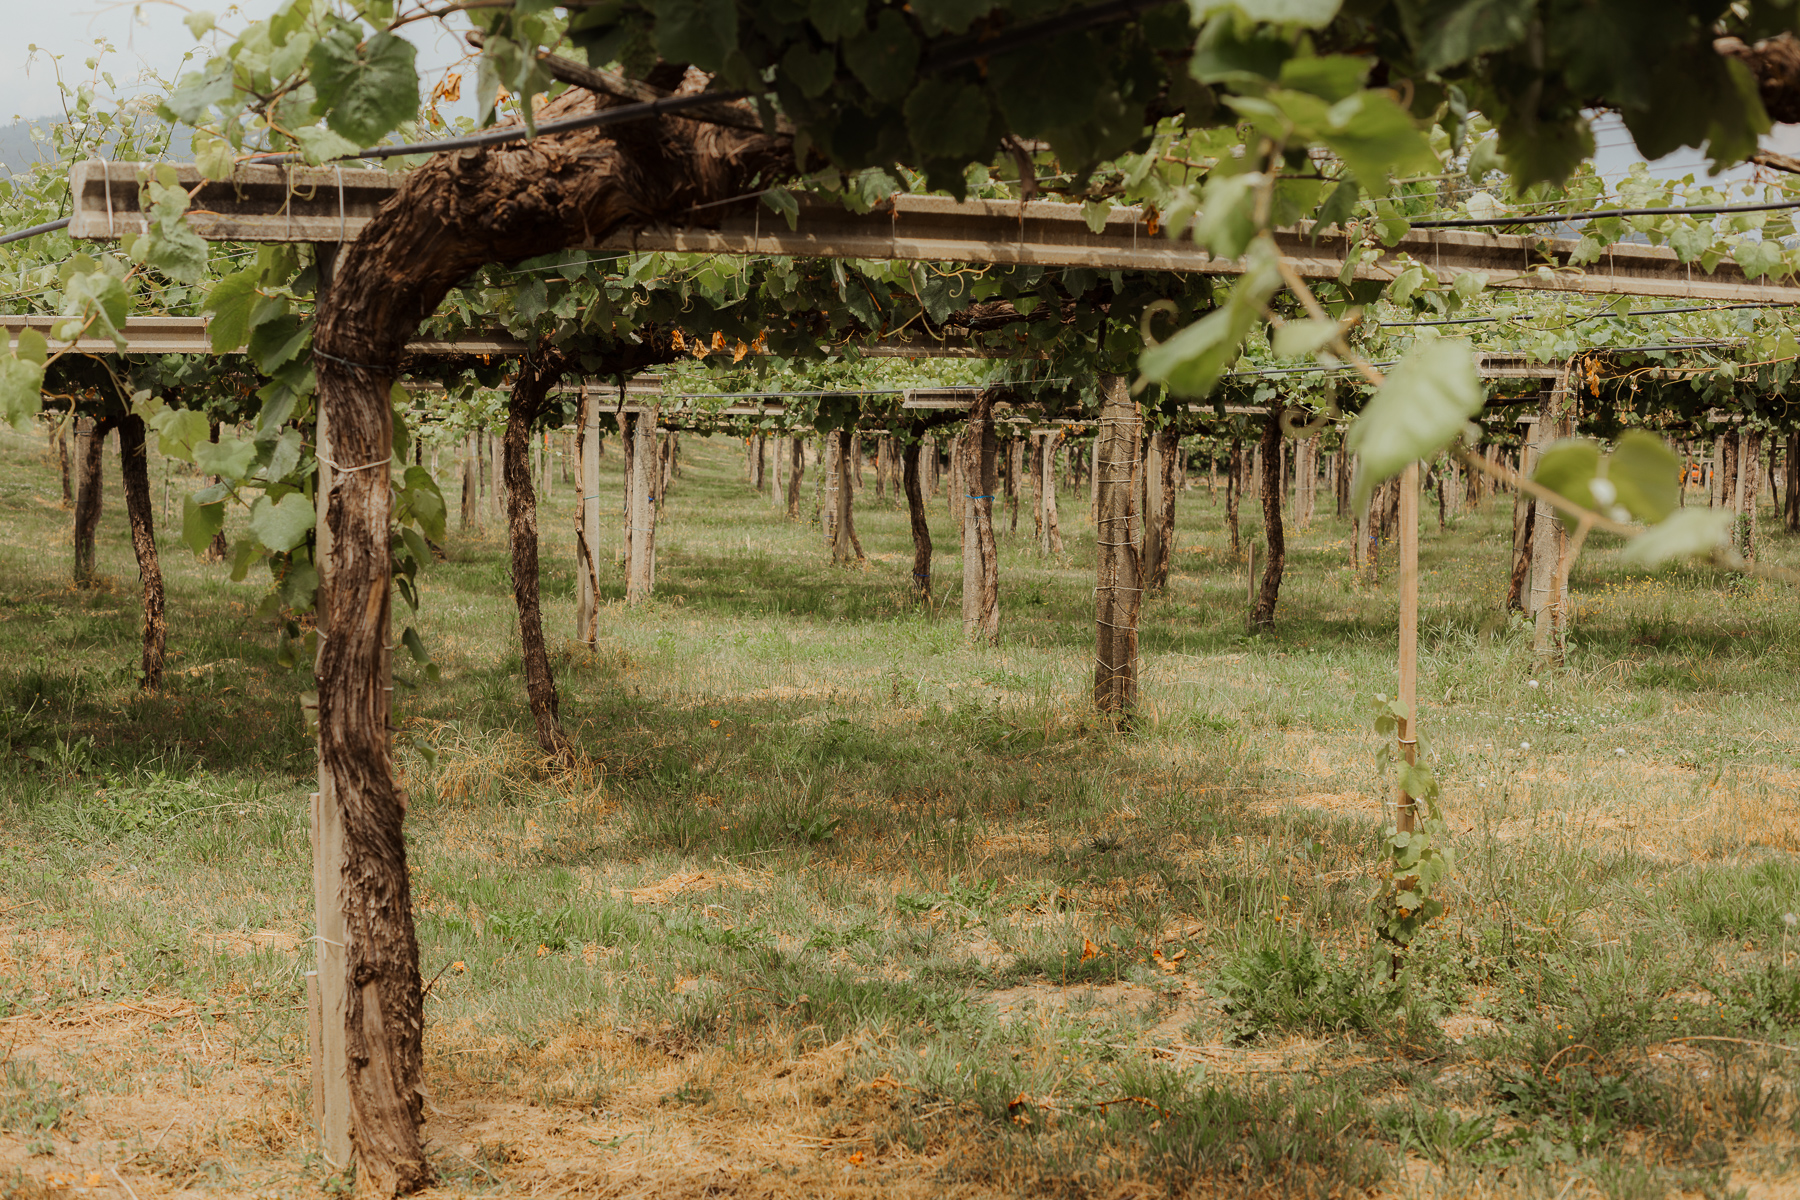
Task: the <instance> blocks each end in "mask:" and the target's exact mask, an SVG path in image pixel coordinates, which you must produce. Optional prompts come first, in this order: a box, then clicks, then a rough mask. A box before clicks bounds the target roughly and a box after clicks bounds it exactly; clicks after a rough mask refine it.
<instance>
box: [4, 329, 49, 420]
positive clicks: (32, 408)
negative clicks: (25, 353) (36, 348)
mask: <svg viewBox="0 0 1800 1200" xmlns="http://www.w3.org/2000/svg"><path fill="white" fill-rule="evenodd" d="M20 340H21V341H23V340H24V339H23V338H21V339H20ZM43 407H44V364H43V363H41V362H33V361H32V360H31V359H29V358H24V357H21V356H18V355H8V356H6V357H4V358H0V420H5V421H7V422H9V423H10V424H11V425H12V426H13V427H14V428H15V429H19V430H21V431H23V430H24V429H25V428H26V427H27V426H28V425H29V423H30V422H31V420H32V419H33V418H34V417H36V416H37V415H38V413H40V412H42V411H43Z"/></svg>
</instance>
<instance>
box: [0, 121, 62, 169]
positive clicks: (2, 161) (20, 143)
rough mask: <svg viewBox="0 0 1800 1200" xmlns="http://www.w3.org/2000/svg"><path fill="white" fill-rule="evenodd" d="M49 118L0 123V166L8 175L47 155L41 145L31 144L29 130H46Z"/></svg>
mask: <svg viewBox="0 0 1800 1200" xmlns="http://www.w3.org/2000/svg"><path fill="white" fill-rule="evenodd" d="M50 125H51V120H50V118H49V117H40V118H39V119H38V120H36V121H14V122H13V123H12V124H11V125H0V167H4V168H5V169H6V173H7V174H8V175H10V174H12V173H13V172H15V171H23V170H25V169H27V168H28V167H29V166H30V165H31V164H32V163H34V162H38V161H40V160H42V159H44V158H47V157H49V156H48V155H46V154H45V153H44V149H43V147H41V146H36V145H33V144H32V141H31V131H32V129H33V128H34V127H36V128H39V129H42V130H44V131H45V132H48V131H49V129H50Z"/></svg>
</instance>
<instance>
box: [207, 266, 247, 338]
mask: <svg viewBox="0 0 1800 1200" xmlns="http://www.w3.org/2000/svg"><path fill="white" fill-rule="evenodd" d="M259 274H260V273H259V272H258V271H257V270H256V268H254V267H252V268H250V269H249V270H246V271H238V272H235V273H233V274H231V275H227V276H225V278H223V279H221V280H219V282H217V283H215V284H213V286H212V290H211V291H210V292H208V293H207V294H206V304H205V305H204V306H203V307H202V308H201V310H200V311H201V312H203V313H205V314H207V315H208V316H210V317H212V320H211V321H209V322H207V326H206V336H207V339H208V341H210V342H211V343H212V352H213V353H214V354H235V353H236V352H237V351H239V350H242V349H243V348H244V339H245V338H246V337H247V336H248V335H249V333H250V314H251V312H252V311H254V309H255V307H256V302H257V300H259V299H260V298H261V293H259V292H258V291H257V290H256V285H257V280H258V278H259Z"/></svg>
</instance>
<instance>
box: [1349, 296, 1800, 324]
mask: <svg viewBox="0 0 1800 1200" xmlns="http://www.w3.org/2000/svg"><path fill="white" fill-rule="evenodd" d="M1794 306H1795V304H1794V302H1790V303H1786V304H1702V305H1699V306H1697V307H1694V308H1633V309H1628V310H1627V311H1625V312H1623V313H1615V314H1613V315H1615V316H1625V317H1666V316H1670V315H1672V314H1674V313H1697V312H1734V311H1737V310H1739V309H1748V308H1754V309H1765V308H1793V307H1794ZM1535 315H1536V314H1520V315H1518V316H1512V317H1448V318H1445V319H1442V320H1437V321H1380V322H1377V323H1376V328H1378V329H1416V328H1419V327H1420V326H1424V325H1497V324H1499V323H1500V322H1501V321H1521V320H1524V319H1526V317H1527V316H1535ZM1606 315H1607V313H1605V312H1597V313H1594V314H1593V315H1592V316H1587V317H1581V318H1579V319H1578V320H1577V321H1576V322H1575V323H1576V324H1577V325H1579V324H1581V322H1582V321H1598V320H1599V319H1600V318H1601V317H1604V316H1606Z"/></svg>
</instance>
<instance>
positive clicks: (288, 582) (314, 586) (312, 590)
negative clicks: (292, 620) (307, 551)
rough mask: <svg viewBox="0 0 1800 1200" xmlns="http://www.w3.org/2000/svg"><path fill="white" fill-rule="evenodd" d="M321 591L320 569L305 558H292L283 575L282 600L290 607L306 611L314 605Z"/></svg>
mask: <svg viewBox="0 0 1800 1200" xmlns="http://www.w3.org/2000/svg"><path fill="white" fill-rule="evenodd" d="M318 591H319V569H318V568H317V567H315V566H313V565H312V564H311V563H309V562H307V561H306V560H305V559H290V560H289V562H288V564H287V571H286V572H284V573H283V574H282V576H281V602H282V604H283V605H285V606H286V607H288V608H291V609H295V610H297V611H304V610H306V609H309V608H311V607H312V606H313V597H314V596H316V595H317V594H318Z"/></svg>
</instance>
